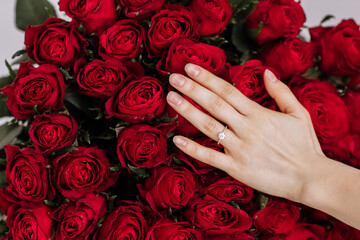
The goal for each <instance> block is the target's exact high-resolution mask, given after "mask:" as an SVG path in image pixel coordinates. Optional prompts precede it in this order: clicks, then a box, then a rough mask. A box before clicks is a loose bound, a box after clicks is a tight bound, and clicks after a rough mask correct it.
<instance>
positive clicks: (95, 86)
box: [76, 58, 144, 99]
mask: <svg viewBox="0 0 360 240" xmlns="http://www.w3.org/2000/svg"><path fill="white" fill-rule="evenodd" d="M79 65H81V63H80V62H79ZM76 68H77V65H76ZM76 70H77V72H78V73H77V77H76V81H77V83H78V85H79V88H80V92H81V93H83V94H85V95H87V96H90V97H94V98H101V99H107V98H109V97H112V96H114V95H115V94H116V92H118V91H119V90H120V89H121V88H123V87H124V85H125V84H126V83H127V82H128V81H130V80H132V79H135V78H141V77H143V76H144V69H143V68H142V66H141V64H139V63H137V62H136V63H135V62H122V61H120V60H118V59H114V58H110V59H107V60H105V61H102V60H98V59H96V60H94V61H92V62H89V63H87V64H86V65H85V66H82V67H81V68H80V69H76Z"/></svg>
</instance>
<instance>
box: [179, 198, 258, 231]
mask: <svg viewBox="0 0 360 240" xmlns="http://www.w3.org/2000/svg"><path fill="white" fill-rule="evenodd" d="M184 218H185V219H186V220H188V221H190V222H191V223H192V224H193V225H194V226H195V227H197V228H200V229H202V230H204V231H205V233H206V236H211V235H222V234H239V233H242V232H244V231H246V230H248V229H249V228H250V227H251V225H252V219H251V218H250V217H249V216H248V215H247V213H246V212H245V211H243V210H241V209H237V208H235V207H233V206H231V205H229V204H227V203H224V202H221V201H219V200H216V199H214V198H210V197H208V196H206V197H204V199H202V198H197V199H195V200H193V201H191V202H190V203H189V204H188V209H186V210H185V212H184Z"/></svg>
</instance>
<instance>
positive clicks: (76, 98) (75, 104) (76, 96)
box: [64, 83, 96, 119]
mask: <svg viewBox="0 0 360 240" xmlns="http://www.w3.org/2000/svg"><path fill="white" fill-rule="evenodd" d="M92 102H93V101H92V99H91V98H90V97H87V96H85V95H84V94H81V93H79V91H78V87H77V85H76V83H71V84H69V85H68V87H67V89H66V93H65V98H64V104H65V106H66V108H67V109H68V110H69V112H70V115H71V116H79V114H82V115H85V117H88V118H92V119H93V118H95V117H96V115H95V116H94V112H93V111H90V110H89V108H90V109H91V108H92V107H93V106H92V105H91V103H92ZM95 114H96V113H95ZM82 117H84V116H82Z"/></svg>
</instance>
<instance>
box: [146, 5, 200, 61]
mask: <svg viewBox="0 0 360 240" xmlns="http://www.w3.org/2000/svg"><path fill="white" fill-rule="evenodd" d="M197 27H198V22H197V20H196V17H195V15H194V13H193V12H192V11H191V10H190V9H189V8H188V7H184V6H181V5H177V4H167V5H165V8H164V9H162V10H160V11H159V12H158V13H156V14H155V15H154V16H153V17H152V18H151V26H150V29H149V31H148V34H147V38H146V47H147V49H148V52H149V57H160V56H162V55H163V54H164V53H165V52H167V51H168V49H169V47H170V45H171V43H172V42H173V41H174V40H176V39H180V38H188V39H199V37H200V36H199V32H198V28H197Z"/></svg>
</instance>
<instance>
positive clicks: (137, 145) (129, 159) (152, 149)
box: [117, 123, 174, 168]
mask: <svg viewBox="0 0 360 240" xmlns="http://www.w3.org/2000/svg"><path fill="white" fill-rule="evenodd" d="M173 128H174V125H173V124H166V123H163V124H160V125H158V126H156V127H152V126H150V125H146V124H139V125H132V126H130V127H127V128H125V129H124V130H122V131H121V132H120V134H119V137H118V142H117V155H118V157H119V160H120V163H121V166H122V167H126V168H128V166H127V164H130V165H131V166H134V167H140V168H144V167H145V168H153V167H156V166H158V165H160V164H162V163H164V162H166V161H169V157H168V155H167V152H166V151H167V147H166V145H167V134H169V133H170V132H171V131H172V129H173Z"/></svg>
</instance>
